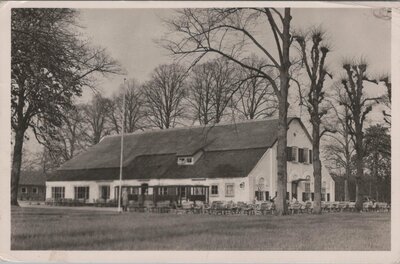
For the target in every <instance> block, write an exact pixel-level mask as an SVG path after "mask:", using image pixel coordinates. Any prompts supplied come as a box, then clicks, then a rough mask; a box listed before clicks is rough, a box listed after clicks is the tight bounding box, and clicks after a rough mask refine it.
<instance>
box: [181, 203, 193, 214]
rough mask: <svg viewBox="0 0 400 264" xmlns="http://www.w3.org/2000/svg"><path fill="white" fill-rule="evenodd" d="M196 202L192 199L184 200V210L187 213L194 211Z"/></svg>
mask: <svg viewBox="0 0 400 264" xmlns="http://www.w3.org/2000/svg"><path fill="white" fill-rule="evenodd" d="M193 206H194V203H193V202H192V201H188V202H182V210H183V211H184V212H185V213H186V214H189V213H193Z"/></svg>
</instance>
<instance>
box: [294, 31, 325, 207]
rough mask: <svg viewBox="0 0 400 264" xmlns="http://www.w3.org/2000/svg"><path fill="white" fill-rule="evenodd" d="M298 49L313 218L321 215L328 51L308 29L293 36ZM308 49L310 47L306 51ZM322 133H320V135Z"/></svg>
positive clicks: (321, 34)
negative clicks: (307, 122) (309, 131)
mask: <svg viewBox="0 0 400 264" xmlns="http://www.w3.org/2000/svg"><path fill="white" fill-rule="evenodd" d="M295 39H296V41H297V43H298V44H299V45H300V51H301V57H302V62H303V64H304V67H305V70H306V74H307V77H308V79H309V87H308V91H306V95H303V93H302V92H301V90H300V88H299V91H300V100H301V104H305V105H306V107H307V110H308V113H309V115H310V122H311V125H312V145H313V148H312V153H313V155H312V159H313V161H312V162H313V173H314V208H313V209H314V210H313V212H314V213H316V214H320V213H321V186H322V185H321V179H322V176H321V171H322V165H321V159H320V141H321V137H322V136H323V134H324V133H326V132H328V131H329V129H328V128H327V127H326V126H323V124H322V118H323V116H324V115H326V114H327V112H328V108H327V106H326V104H325V105H324V101H326V100H325V91H324V82H325V78H326V77H327V76H329V77H331V78H332V76H331V75H330V74H329V73H328V71H327V69H326V67H325V61H326V56H327V55H328V53H329V48H328V47H327V46H326V45H325V44H324V43H323V40H324V32H323V31H322V30H320V29H312V30H311V31H310V33H309V35H308V36H307V35H306V36H301V35H299V36H295ZM308 45H310V46H311V47H308ZM321 130H322V131H321Z"/></svg>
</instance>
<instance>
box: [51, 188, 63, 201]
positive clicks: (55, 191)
mask: <svg viewBox="0 0 400 264" xmlns="http://www.w3.org/2000/svg"><path fill="white" fill-rule="evenodd" d="M51 198H55V199H59V198H65V187H51Z"/></svg>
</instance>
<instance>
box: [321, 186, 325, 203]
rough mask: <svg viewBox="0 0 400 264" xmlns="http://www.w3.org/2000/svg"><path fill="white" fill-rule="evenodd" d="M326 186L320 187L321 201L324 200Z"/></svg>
mask: <svg viewBox="0 0 400 264" xmlns="http://www.w3.org/2000/svg"><path fill="white" fill-rule="evenodd" d="M325 194H326V188H322V189H321V201H325Z"/></svg>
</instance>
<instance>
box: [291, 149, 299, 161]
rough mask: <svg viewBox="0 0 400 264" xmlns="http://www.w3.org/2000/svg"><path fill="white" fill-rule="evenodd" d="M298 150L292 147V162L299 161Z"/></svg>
mask: <svg viewBox="0 0 400 264" xmlns="http://www.w3.org/2000/svg"><path fill="white" fill-rule="evenodd" d="M297 154H298V148H297V147H292V161H296V162H297V161H299V159H298V156H297Z"/></svg>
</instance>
